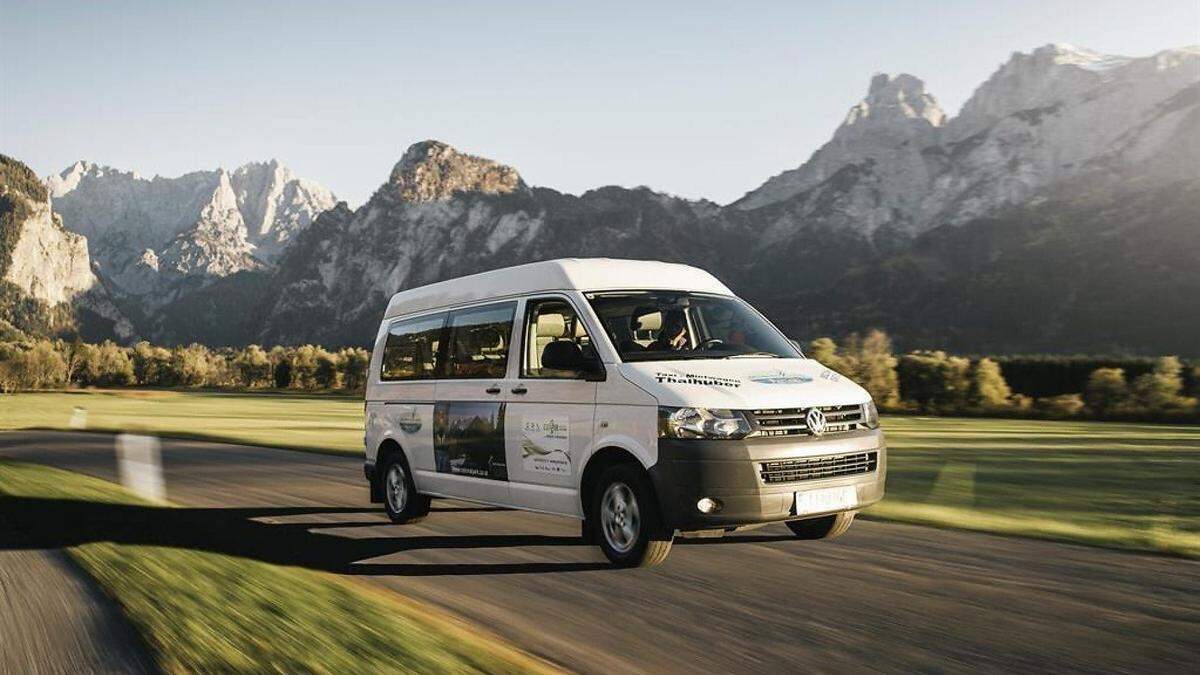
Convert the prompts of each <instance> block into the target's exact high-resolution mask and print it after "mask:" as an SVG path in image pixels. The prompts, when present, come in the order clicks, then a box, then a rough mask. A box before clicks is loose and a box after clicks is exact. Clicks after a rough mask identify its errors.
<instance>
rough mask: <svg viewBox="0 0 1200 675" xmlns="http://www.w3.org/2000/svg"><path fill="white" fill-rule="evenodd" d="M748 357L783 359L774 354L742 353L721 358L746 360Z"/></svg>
mask: <svg viewBox="0 0 1200 675" xmlns="http://www.w3.org/2000/svg"><path fill="white" fill-rule="evenodd" d="M747 356H749V357H752V358H753V357H759V356H769V357H771V358H773V359H779V358H783V357H781V356H780V355H778V354H776V353H774V352H742V353H741V354H730V355H729V356H722V357H721V358H723V359H740V358H745V357H747Z"/></svg>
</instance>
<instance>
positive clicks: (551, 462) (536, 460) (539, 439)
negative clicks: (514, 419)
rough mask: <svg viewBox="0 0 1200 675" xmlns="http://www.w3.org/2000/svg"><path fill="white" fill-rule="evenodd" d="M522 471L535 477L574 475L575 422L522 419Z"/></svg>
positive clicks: (546, 418)
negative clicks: (572, 431) (572, 435)
mask: <svg viewBox="0 0 1200 675" xmlns="http://www.w3.org/2000/svg"><path fill="white" fill-rule="evenodd" d="M521 436H522V438H521V468H523V469H525V470H526V471H530V472H533V473H548V474H553V475H556V476H569V475H571V418H570V417H566V416H563V417H552V416H546V415H525V416H524V417H522V418H521Z"/></svg>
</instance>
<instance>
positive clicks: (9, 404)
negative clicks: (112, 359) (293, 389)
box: [0, 389, 363, 454]
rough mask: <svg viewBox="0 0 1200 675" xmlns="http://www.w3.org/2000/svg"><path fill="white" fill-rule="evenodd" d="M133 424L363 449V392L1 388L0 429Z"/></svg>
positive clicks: (318, 447) (284, 444)
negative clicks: (75, 419)
mask: <svg viewBox="0 0 1200 675" xmlns="http://www.w3.org/2000/svg"><path fill="white" fill-rule="evenodd" d="M77 406H78V407H80V408H84V409H85V410H87V429H88V430H90V431H138V432H142V433H150V434H156V435H160V436H175V437H180V438H200V439H211V440H220V441H231V442H234V443H245V444H249V445H263V446H269V447H281V448H294V449H297V450H315V451H320V452H341V453H350V454H353V453H361V452H362V450H363V432H362V428H363V426H362V425H363V416H362V412H363V400H362V398H359V397H350V396H340V395H335V394H311V395H308V394H280V393H229V392H191V391H172V390H153V389H111V390H103V389H102V390H80V391H65V392H46V393H28V394H9V395H0V429H70V428H71V426H70V420H71V416H72V411H73V409H74V408H75V407H77Z"/></svg>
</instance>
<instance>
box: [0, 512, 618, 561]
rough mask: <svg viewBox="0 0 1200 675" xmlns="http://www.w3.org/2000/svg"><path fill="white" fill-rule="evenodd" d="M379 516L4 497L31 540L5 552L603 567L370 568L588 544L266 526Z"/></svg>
mask: <svg viewBox="0 0 1200 675" xmlns="http://www.w3.org/2000/svg"><path fill="white" fill-rule="evenodd" d="M345 513H363V514H364V515H366V514H370V513H372V512H370V511H368V510H366V509H362V508H322V507H284V508H270V507H266V508H171V507H160V506H140V505H128V504H105V503H100V502H88V501H79V500H68V499H38V498H28V497H8V496H0V517H2V518H4V519H5V520H8V521H9V522H10V523H11V524H12V525H14V526H15V527H17V528H18V529H20V530H21V531H22V532H23V533H25V534H26V535H27V536H26V537H25V538H24V539H23V541H21V542H20V543H18V542H15V541H0V550H5V549H29V548H46V549H55V548H62V547H66V546H76V545H79V544H86V543H89V542H99V541H107V542H113V543H117V544H140V545H148V546H166V547H171V548H184V549H192V550H199V551H209V552H213V553H223V554H227V555H234V556H240V557H244V558H252V559H255V560H261V561H263V562H268V563H274V564H279V565H294V566H299V567H307V568H309V569H314V570H320V571H325V572H333V573H337V574H349V575H399V576H443V575H479V574H524V573H550V572H580V571H590V570H598V569H607V568H609V565H607V564H606V563H603V562H521V563H448V564H447V563H414V564H409V563H387V562H382V563H370V562H360V561H363V560H369V559H371V558H377V557H381V556H386V555H391V554H395V553H401V552H406V551H417V550H435V549H489V548H510V547H519V548H529V547H538V546H579V545H583V544H584V542H583V539H582V538H580V537H570V536H549V535H535V534H527V535H526V534H491V535H489V534H481V535H470V536H460V535H433V536H429V535H414V536H400V537H368V538H360V537H339V536H331V535H329V534H327V533H326V532H327V530H328V529H331V528H339V527H358V526H365V525H374V526H384V525H386V524H387V522H386V521H383V520H372V521H369V522H351V523H337V522H312V521H307V522H263V520H262V519H269V518H287V517H299V516H319V515H321V514H345Z"/></svg>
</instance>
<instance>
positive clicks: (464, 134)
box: [0, 0, 1200, 205]
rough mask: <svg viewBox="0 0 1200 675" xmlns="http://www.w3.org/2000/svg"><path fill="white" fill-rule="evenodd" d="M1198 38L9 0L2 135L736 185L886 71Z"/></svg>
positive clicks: (1157, 4) (917, 15)
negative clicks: (439, 149) (419, 158)
mask: <svg viewBox="0 0 1200 675" xmlns="http://www.w3.org/2000/svg"><path fill="white" fill-rule="evenodd" d="M1048 42H1069V43H1072V44H1076V45H1080V46H1085V47H1090V48H1092V49H1096V50H1098V51H1102V52H1109V53H1117V54H1127V55H1134V56H1138V55H1146V54H1151V53H1154V52H1156V51H1159V50H1161V49H1165V48H1169V47H1178V46H1182V45H1185V44H1196V43H1200V2H1197V0H1178V1H1155V0H1146V1H1142V2H1132V1H1130V0H1125V1H1108V0H1088V1H1075V0H1037V1H1031V2H1005V1H992V2H977V3H973V2H964V1H943V2H906V1H901V0H894V1H886V2H878V3H870V2H800V1H792V2H757V3H755V2H728V1H725V2H715V3H707V2H698V1H693V2H679V3H667V2H649V1H646V2H633V3H628V4H618V3H615V2H604V3H571V2H561V1H560V2H507V3H497V2H478V3H474V2H449V1H447V2H422V3H415V2H413V3H406V2H399V1H397V2H357V1H339V2H303V1H292V2H251V1H248V0H247V1H241V2H220V1H217V0H204V1H202V2H144V3H143V2H66V1H62V0H59V1H55V2H45V1H41V2H25V1H23V0H21V1H17V0H0V152H4V153H6V154H10V155H13V156H15V157H17V158H18V159H21V160H24V161H25V162H27V163H29V164H30V165H31V166H32V167H33V168H34V169H35V170H36V171H37V172H38V173H39V174H48V173H51V172H56V171H60V170H62V169H63V168H65V167H66V166H67V165H69V164H70V163H71V162H73V161H74V160H76V159H88V160H92V161H95V162H99V163H102V164H109V165H112V166H116V167H119V168H122V169H132V170H136V171H138V172H139V173H141V174H142V175H145V176H153V175H155V174H161V175H166V176H175V175H178V174H180V173H184V172H186V171H191V170H197V169H211V168H215V167H217V166H225V167H234V166H237V165H239V164H241V163H243V162H246V161H250V160H261V159H268V158H271V157H274V158H277V159H279V160H280V161H282V162H284V163H286V164H288V165H290V166H291V167H293V169H295V170H296V172H297V173H299V174H300V175H303V176H306V177H309V178H313V179H315V180H317V181H320V182H322V183H324V184H325V185H327V186H329V187H330V188H332V189H333V190H334V191H335V192H336V193H337V194H338V195H339V196H340V197H341V198H343V199H347V200H349V201H350V202H351V204H352V205H357V204H359V203H361V202H362V201H363V200H364V199H365V198H366V197H367V196H368V195H369V194H370V193H371V192H372V191H374V190H375V188H376V187H378V185H379V184H380V183H382V182H383V181H384V180H385V179H386V177H387V174H388V172H389V171H390V169H391V167H392V165H393V164H394V163H395V162H396V160H397V159H399V157H400V155H401V154H402V153H403V152H404V149H405V148H406V147H408V145H409V144H411V143H413V142H416V141H420V140H423V139H426V138H436V139H439V140H443V141H446V142H448V143H451V144H452V145H454V146H456V147H458V148H459V149H461V150H465V151H469V152H472V153H474V154H479V155H483V156H485V157H490V158H493V159H497V160H500V161H503V162H505V163H507V164H510V165H512V166H514V167H516V168H517V169H518V170H519V171H520V172H521V174H522V175H523V176H524V178H525V180H526V181H527V182H529V183H531V184H534V185H545V186H548V187H553V188H557V189H560V190H564V191H568V192H574V193H579V192H583V191H585V190H587V189H590V188H593V187H598V186H602V185H611V184H617V185H626V186H634V185H649V186H650V187H653V188H655V189H658V190H663V191H666V192H670V193H674V194H678V195H683V196H686V197H707V198H709V199H713V200H715V201H718V202H722V203H724V202H727V201H730V200H732V199H735V198H737V197H739V196H741V195H742V194H743V193H745V192H746V191H747V190H750V189H753V188H754V187H756V186H758V185H759V184H760V183H762V182H763V181H764V180H765V179H766V178H767V177H769V176H771V175H773V174H776V173H778V172H779V171H782V170H784V169H788V168H793V167H795V166H798V165H799V164H800V163H801V162H803V161H804V160H805V159H806V158H807V157H808V156H809V155H810V154H811V153H812V151H813V150H815V149H816V148H817V147H818V146H820V144H821V143H824V142H825V141H826V140H828V138H829V136H830V134H831V133H832V132H833V130H834V128H835V127H836V126H837V125H838V124H839V123H840V121H841V119H842V117H843V116H844V115H845V113H846V111H847V110H848V109H849V107H850V106H851V105H853V104H854V103H855V102H857V101H858V100H860V99H861V98H862V97H863V95H864V94H865V93H866V89H867V83H868V81H869V79H870V77H871V75H872V74H873V73H875V72H881V71H882V72H889V73H897V72H908V73H912V74H914V75H916V76H918V77H920V78H922V79H924V80H925V82H926V83H927V86H928V89H929V91H930V92H931V93H933V94H934V96H936V97H937V98H938V100H939V101H940V102H941V104H942V106H943V108H945V109H946V110H947V112H949V113H951V114H954V113H956V112H957V111H958V109H959V107H960V106H961V105H962V103H963V101H965V100H966V98H967V97H968V96H969V95H970V94H971V91H972V90H973V89H974V88H975V87H976V86H977V85H978V84H979V83H981V82H982V81H983V80H984V79H985V78H986V77H987V76H988V75H989V74H991V73H992V71H994V70H995V69H996V68H997V67H998V66H999V65H1000V64H1001V63H1002V62H1003V61H1005V60H1006V59H1007V58H1008V56H1009V54H1011V53H1012V52H1013V51H1029V50H1030V49H1032V48H1034V47H1036V46H1038V45H1041V44H1045V43H1048Z"/></svg>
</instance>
